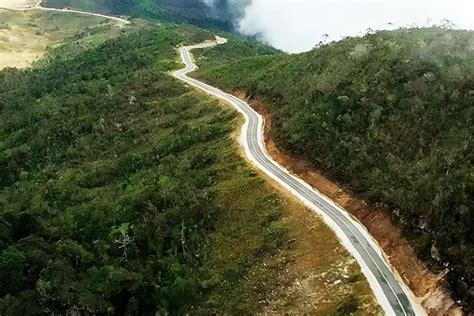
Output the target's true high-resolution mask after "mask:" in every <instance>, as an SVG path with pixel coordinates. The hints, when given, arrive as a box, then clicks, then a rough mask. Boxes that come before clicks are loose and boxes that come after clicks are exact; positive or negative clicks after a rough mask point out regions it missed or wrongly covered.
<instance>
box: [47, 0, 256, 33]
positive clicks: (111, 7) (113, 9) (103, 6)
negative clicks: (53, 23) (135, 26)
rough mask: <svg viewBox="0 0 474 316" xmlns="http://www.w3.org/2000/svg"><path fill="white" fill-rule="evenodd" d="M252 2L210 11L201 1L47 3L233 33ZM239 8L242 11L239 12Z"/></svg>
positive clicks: (220, 3) (224, 3)
mask: <svg viewBox="0 0 474 316" xmlns="http://www.w3.org/2000/svg"><path fill="white" fill-rule="evenodd" d="M249 2H250V1H249V0H242V1H239V2H235V1H234V2H233V1H230V0H217V1H214V4H213V7H212V8H210V7H209V6H207V5H206V4H205V2H204V1H201V0H44V1H43V3H42V5H43V6H46V7H54V8H63V7H72V8H78V9H82V10H86V11H91V12H102V13H106V14H115V15H128V16H131V17H132V18H133V17H139V18H151V19H160V20H163V21H169V22H178V23H182V22H186V23H191V24H195V25H199V26H202V27H208V28H209V27H212V28H219V29H223V30H226V31H232V30H234V22H235V21H236V19H238V17H239V16H240V15H241V14H242V10H243V8H244V7H245V5H246V4H248V3H249ZM239 8H240V9H239Z"/></svg>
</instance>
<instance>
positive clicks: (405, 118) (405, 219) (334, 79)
mask: <svg viewBox="0 0 474 316" xmlns="http://www.w3.org/2000/svg"><path fill="white" fill-rule="evenodd" d="M219 49H220V50H221V51H220V53H221V54H225V53H226V51H225V48H219ZM200 54H201V56H200V58H201V59H202V60H204V61H205V62H207V60H208V55H209V54H216V52H201V53H200ZM198 77H199V78H201V79H205V80H207V81H209V82H211V83H213V84H215V85H217V86H221V87H223V88H225V89H227V90H231V91H237V90H238V91H244V92H246V93H247V94H248V95H249V96H250V97H253V98H258V99H259V100H261V101H263V102H264V103H265V104H266V105H267V107H268V111H269V114H270V117H271V120H272V136H273V138H274V139H275V140H276V142H277V144H278V146H279V147H280V148H282V149H284V150H286V151H287V152H289V153H292V154H295V155H297V156H299V157H300V158H303V159H304V160H306V161H309V162H311V163H312V164H313V166H315V167H317V168H318V169H322V170H325V172H327V173H328V174H329V175H331V176H332V178H333V179H336V180H337V181H339V182H341V183H344V184H346V185H348V186H349V187H350V188H351V189H352V190H353V191H354V192H356V194H358V195H359V196H361V197H363V198H365V199H367V200H369V201H371V202H372V203H373V204H377V205H383V206H384V207H385V208H386V209H387V211H389V212H390V213H391V215H392V216H393V217H394V218H396V220H397V221H398V222H399V224H400V226H401V227H403V229H404V230H405V233H406V235H407V236H409V238H410V239H411V241H412V243H413V245H414V246H415V247H416V250H417V252H418V254H419V256H420V258H422V259H423V260H425V261H426V262H428V263H430V264H431V265H432V267H433V268H434V269H443V268H444V267H449V273H448V275H447V279H448V281H449V283H450V285H451V288H452V289H453V291H454V292H455V294H454V296H455V298H456V299H460V300H462V302H463V304H464V305H465V306H466V307H468V308H469V307H472V306H474V235H473V234H472V230H473V228H474V204H473V203H474V187H473V184H474V173H473V159H474V156H473V143H472V135H474V125H473V118H474V117H473V116H474V107H473V104H474V32H467V31H454V30H446V29H439V28H427V29H409V30H408V29H401V30H397V31H384V32H378V33H375V34H369V35H366V36H365V37H362V38H346V39H344V40H342V41H340V42H337V43H330V44H328V45H324V46H322V47H318V48H316V49H314V50H313V51H311V52H308V53H304V54H299V55H277V56H263V57H252V58H248V59H244V60H238V61H234V62H231V63H229V64H225V65H220V64H219V63H212V62H207V64H206V66H205V67H201V72H200V74H199V75H198Z"/></svg>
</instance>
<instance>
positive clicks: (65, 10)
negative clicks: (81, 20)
mask: <svg viewBox="0 0 474 316" xmlns="http://www.w3.org/2000/svg"><path fill="white" fill-rule="evenodd" d="M41 3H42V0H40V1H38V2H37V3H36V4H34V5H25V6H20V7H18V8H12V7H9V8H6V9H8V10H14V11H27V10H42V11H52V12H62V13H75V14H82V15H89V16H96V17H99V18H104V19H109V20H112V21H115V22H118V23H119V24H120V26H124V25H127V24H130V21H128V20H125V19H123V18H119V17H116V16H111V15H105V14H100V13H94V12H87V11H81V10H75V9H68V8H63V9H57V8H48V7H43V6H42V5H41Z"/></svg>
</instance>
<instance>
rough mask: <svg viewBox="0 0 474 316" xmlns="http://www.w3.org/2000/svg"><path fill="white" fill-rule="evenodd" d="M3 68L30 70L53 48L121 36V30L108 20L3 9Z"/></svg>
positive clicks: (0, 57)
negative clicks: (33, 63) (92, 35)
mask: <svg viewBox="0 0 474 316" xmlns="http://www.w3.org/2000/svg"><path fill="white" fill-rule="evenodd" d="M0 21H1V22H0V69H3V68H5V67H19V68H20V67H26V66H28V65H30V64H31V63H32V62H34V61H35V60H37V59H38V58H39V57H41V56H42V55H43V54H44V53H45V51H46V50H47V49H48V47H49V48H51V47H54V46H58V45H59V44H62V43H63V42H64V41H65V40H66V39H68V40H70V41H75V42H76V45H77V46H87V45H89V44H90V43H89V42H91V40H90V39H89V38H88V35H89V34H98V33H100V34H102V36H101V37H100V38H98V37H95V38H94V41H100V40H105V39H107V38H111V37H114V36H116V35H117V33H118V32H119V28H117V27H116V26H115V23H109V21H107V20H106V19H103V18H98V17H90V16H84V15H68V14H65V13H58V12H42V11H36V10H35V11H10V10H2V9H0Z"/></svg>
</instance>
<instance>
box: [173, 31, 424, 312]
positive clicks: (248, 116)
mask: <svg viewBox="0 0 474 316" xmlns="http://www.w3.org/2000/svg"><path fill="white" fill-rule="evenodd" d="M216 39H217V40H216V42H206V43H203V44H198V45H193V46H186V47H182V48H180V54H181V58H182V60H183V62H184V64H185V65H186V67H185V68H184V69H181V70H178V71H176V72H175V73H174V76H175V77H176V78H178V79H180V80H182V81H184V82H186V83H187V84H189V85H191V86H194V87H196V88H198V89H200V90H202V91H204V92H206V93H207V94H210V95H212V96H215V97H217V98H219V99H221V100H224V101H225V102H227V103H229V104H231V105H232V106H233V107H235V108H236V109H237V110H238V111H239V112H240V113H242V114H243V116H244V117H245V123H244V125H243V128H242V133H241V144H242V146H243V147H244V148H245V152H246V155H247V157H248V158H249V159H250V160H251V161H252V162H253V163H254V164H255V165H257V167H258V168H260V169H261V170H262V171H263V172H265V173H266V174H267V175H268V176H270V177H271V178H273V179H274V180H275V181H277V182H278V183H280V184H281V185H282V186H284V187H285V188H286V189H288V190H289V191H290V192H291V193H293V194H294V195H295V196H297V197H298V198H299V199H300V200H301V201H303V202H304V203H305V204H306V205H307V206H308V207H310V208H311V209H312V210H313V211H315V212H316V213H317V214H320V215H321V216H322V217H323V218H324V220H325V222H326V223H327V224H328V225H329V226H330V227H331V228H332V229H333V230H334V231H335V233H336V235H337V236H338V238H339V239H340V240H341V242H342V243H343V245H344V246H345V247H346V248H347V249H348V250H349V251H350V252H351V254H352V255H353V256H354V257H355V258H356V260H357V261H358V263H359V265H360V266H361V269H362V272H363V273H364V274H365V275H366V277H367V279H368V281H369V284H370V286H371V288H372V290H373V291H374V294H375V296H376V298H377V300H378V302H379V304H380V306H381V307H382V309H383V310H384V311H385V313H386V314H387V315H424V314H425V312H424V311H423V309H422V308H421V306H419V305H418V304H417V303H416V302H415V301H414V299H413V295H412V293H411V292H410V290H409V289H408V288H407V287H406V286H405V285H404V284H403V281H401V280H400V278H399V277H398V276H397V275H396V272H395V271H393V270H392V269H391V267H390V265H389V264H388V263H387V261H386V260H385V258H384V256H383V254H382V251H381V250H380V247H379V246H378V245H377V243H376V242H375V241H374V240H373V238H372V237H371V236H370V235H369V233H368V232H367V230H366V229H365V228H364V227H363V226H362V225H361V224H360V223H359V222H357V221H355V220H354V219H353V218H351V217H350V215H349V214H348V213H347V212H346V211H345V210H344V209H342V208H341V207H339V206H338V205H336V204H335V203H334V202H332V201H331V200H330V199H328V198H327V197H325V196H324V195H322V194H321V193H320V192H318V191H316V190H315V189H313V188H312V187H311V186H309V185H308V184H307V183H305V182H304V181H303V180H301V179H299V178H298V177H295V176H294V175H291V174H290V173H289V172H288V171H287V170H286V169H285V168H283V167H282V166H281V165H279V164H278V163H276V162H275V161H273V160H272V158H270V156H269V155H268V153H267V151H266V149H265V145H264V141H263V119H262V117H261V116H260V115H259V114H258V113H257V112H255V111H254V110H253V109H252V108H251V107H250V106H249V105H248V104H247V103H246V102H244V101H242V100H240V99H239V98H237V97H235V96H233V95H231V94H228V93H225V92H223V91H221V90H219V89H217V88H215V87H212V86H210V85H208V84H206V83H203V82H201V81H198V80H196V79H194V78H190V77H188V76H187V74H188V73H190V72H192V71H194V70H196V69H197V66H196V65H195V64H194V62H193V60H192V56H191V53H190V51H191V50H192V49H198V48H206V47H212V46H215V45H217V44H223V43H225V42H226V40H225V39H222V38H219V37H216Z"/></svg>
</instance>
